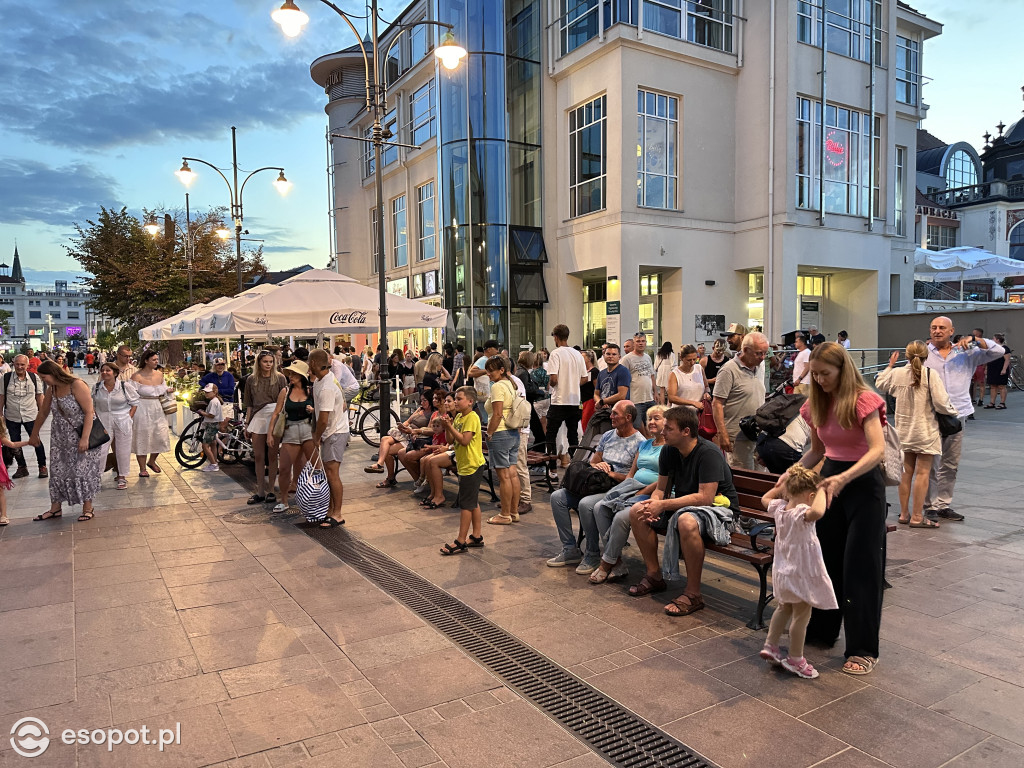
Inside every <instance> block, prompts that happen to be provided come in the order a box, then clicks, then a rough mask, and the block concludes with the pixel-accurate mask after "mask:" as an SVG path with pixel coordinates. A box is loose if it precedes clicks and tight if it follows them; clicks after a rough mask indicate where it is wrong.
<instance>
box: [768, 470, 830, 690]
mask: <svg viewBox="0 0 1024 768" xmlns="http://www.w3.org/2000/svg"><path fill="white" fill-rule="evenodd" d="M820 483H821V475H819V474H818V473H817V472H814V471H812V470H809V469H806V468H805V467H803V466H801V465H799V464H794V465H793V466H792V467H790V468H789V470H788V471H787V472H786V474H785V475H783V476H782V478H781V479H780V482H779V484H778V485H776V486H775V487H774V488H772V489H771V490H770V491H768V493H766V494H765V495H764V496H762V497H761V503H762V504H764V505H765V507H767V509H768V512H769V514H771V515H772V516H773V517H774V518H775V560H774V561H773V563H772V591H773V592H774V594H775V599H776V601H777V602H778V604H779V606H778V608H776V609H775V613H774V614H772V621H771V624H770V625H769V626H768V639H767V640H766V641H765V644H764V648H762V649H761V658H762V659H766V660H768V661H770V662H772V663H773V664H780V665H782V667H783V668H785V669H787V670H789V671H790V672H792V673H793V674H795V675H799V676H800V677H804V678H815V677H817V676H818V670H816V669H815V668H814V667H813V666H811V664H810V663H809V662H808V661H807V659H805V658H804V638H805V636H806V635H807V622H809V621H810V619H811V608H820V609H823V610H830V609H831V610H834V609H836V608H838V607H839V605H838V603H837V602H836V594H835V591H834V590H833V589H832V581H831V579H829V577H828V572H827V571H826V570H825V561H824V560H823V559H822V556H821V544H819V543H818V536H817V534H816V533H815V531H814V523H815V522H816V521H817V520H819V519H820V518H821V516H822V515H824V514H825V492H824V491H819V490H818V485H819V484H820ZM787 624H788V625H789V652H788V654H787V655H786V656H785V657H783V650H782V649H781V648H779V639H780V638H781V637H782V633H783V631H784V630H785V629H786V625H787Z"/></svg>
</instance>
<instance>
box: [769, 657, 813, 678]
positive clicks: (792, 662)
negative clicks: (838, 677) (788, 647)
mask: <svg viewBox="0 0 1024 768" xmlns="http://www.w3.org/2000/svg"><path fill="white" fill-rule="evenodd" d="M779 663H780V664H781V665H782V668H783V669H785V670H788V671H790V672H792V673H793V674H794V675H796V676H797V677H802V678H804V679H805V680H813V679H814V678H816V677H817V676H818V670H816V669H815V668H814V667H812V666H811V663H810V662H809V661H807V659H805V658H804V657H802V656H801V657H800V658H799V659H794V658H793V657H792V656H787V657H786V658H785V659H783V660H782V661H780V662H779Z"/></svg>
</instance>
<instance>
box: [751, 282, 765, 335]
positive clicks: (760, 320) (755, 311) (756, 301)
mask: <svg viewBox="0 0 1024 768" xmlns="http://www.w3.org/2000/svg"><path fill="white" fill-rule="evenodd" d="M758 325H760V326H762V327H764V272H751V273H749V274H748V275H747V328H748V329H750V328H754V327H755V326H758Z"/></svg>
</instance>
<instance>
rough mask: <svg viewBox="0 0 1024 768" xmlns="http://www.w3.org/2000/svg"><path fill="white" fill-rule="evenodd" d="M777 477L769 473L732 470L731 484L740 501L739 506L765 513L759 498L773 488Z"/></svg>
mask: <svg viewBox="0 0 1024 768" xmlns="http://www.w3.org/2000/svg"><path fill="white" fill-rule="evenodd" d="M778 480H779V476H778V475H773V474H771V473H769V472H752V471H750V470H749V469H734V470H732V483H733V485H734V486H735V487H736V494H737V496H739V499H740V506H742V507H747V508H748V509H758V510H761V511H762V512H764V511H766V510H765V507H764V505H763V504H762V503H761V497H762V496H764V494H766V493H767V492H768V491H770V490H771V489H772V488H773V487H775V483H777V482H778Z"/></svg>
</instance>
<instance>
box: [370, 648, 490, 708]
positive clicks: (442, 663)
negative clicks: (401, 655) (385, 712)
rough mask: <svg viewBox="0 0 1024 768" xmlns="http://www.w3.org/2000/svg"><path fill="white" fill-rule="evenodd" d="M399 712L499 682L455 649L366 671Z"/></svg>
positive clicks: (433, 703) (473, 691)
mask: <svg viewBox="0 0 1024 768" xmlns="http://www.w3.org/2000/svg"><path fill="white" fill-rule="evenodd" d="M365 675H366V678H367V680H369V681H370V682H371V683H372V684H373V685H374V687H375V688H376V689H377V690H378V691H379V692H380V694H381V695H382V696H383V697H384V698H385V699H386V700H387V701H388V702H389V703H390V704H391V705H392V706H393V707H394V708H395V709H396V710H397V711H398V713H399V714H405V713H406V712H415V711H416V710H418V709H423V708H424V707H429V706H433V705H435V704H440V703H442V702H444V701H449V700H451V699H453V698H461V697H463V696H468V695H470V694H473V693H479V692H481V691H486V690H490V689H491V688H497V687H498V686H499V685H500V682H499V681H498V680H497V679H496V678H494V677H492V676H491V675H490V674H489V673H488V672H487V671H485V670H484V669H483V668H482V667H480V666H478V665H477V664H476V662H474V661H472V660H470V659H469V658H468V657H467V656H465V655H464V654H463V653H462V652H461V651H458V650H456V649H454V648H452V649H448V650H444V651H436V652H435V653H430V654H426V655H423V656H417V657H415V658H412V659H406V660H405V661H401V662H398V663H396V664H388V665H386V666H382V667H374V668H373V669H368V670H365Z"/></svg>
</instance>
